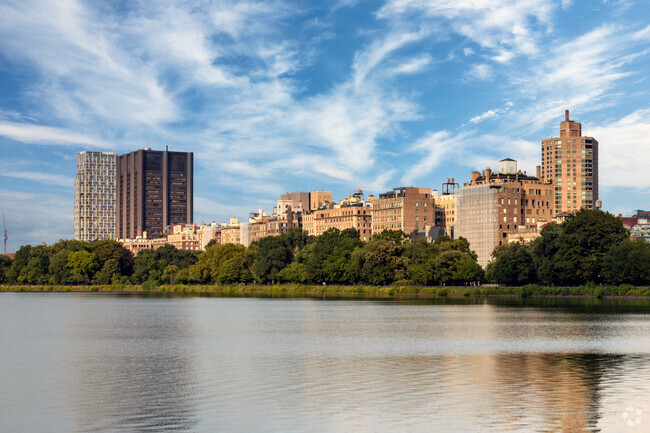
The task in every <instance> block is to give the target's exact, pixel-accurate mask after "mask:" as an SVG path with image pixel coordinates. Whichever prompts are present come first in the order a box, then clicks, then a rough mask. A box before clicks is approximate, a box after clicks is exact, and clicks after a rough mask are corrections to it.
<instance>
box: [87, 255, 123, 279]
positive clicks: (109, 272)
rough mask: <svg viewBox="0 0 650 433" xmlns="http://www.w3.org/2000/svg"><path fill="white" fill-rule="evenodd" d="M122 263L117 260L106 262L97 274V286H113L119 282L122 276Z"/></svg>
mask: <svg viewBox="0 0 650 433" xmlns="http://www.w3.org/2000/svg"><path fill="white" fill-rule="evenodd" d="M120 272H121V271H120V262H118V261H117V260H116V259H112V258H111V259H108V260H106V261H105V262H104V266H102V268H101V269H100V270H99V272H97V273H96V274H95V279H94V281H93V282H94V283H95V284H112V283H113V282H115V281H117V280H118V279H119V278H120V276H121V273H120Z"/></svg>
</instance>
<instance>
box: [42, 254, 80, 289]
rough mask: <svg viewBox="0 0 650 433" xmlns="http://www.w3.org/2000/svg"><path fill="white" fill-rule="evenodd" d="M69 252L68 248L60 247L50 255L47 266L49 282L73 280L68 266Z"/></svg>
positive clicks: (63, 282) (56, 282) (67, 282)
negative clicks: (60, 248)
mask: <svg viewBox="0 0 650 433" xmlns="http://www.w3.org/2000/svg"><path fill="white" fill-rule="evenodd" d="M70 253H71V251H70V250H67V249H62V250H59V251H58V252H57V253H55V254H54V255H53V256H51V257H50V266H49V267H48V273H49V278H48V282H49V283H50V284H71V283H73V282H74V281H73V280H72V274H71V273H70V268H69V267H68V256H69V255H70Z"/></svg>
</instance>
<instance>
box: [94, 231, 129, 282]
mask: <svg viewBox="0 0 650 433" xmlns="http://www.w3.org/2000/svg"><path fill="white" fill-rule="evenodd" d="M89 247H90V251H91V252H93V253H95V255H96V256H97V260H98V261H99V265H100V266H102V267H103V266H104V265H105V263H106V261H108V260H110V259H114V260H117V262H118V264H119V267H120V270H119V273H120V275H125V276H131V275H132V274H133V265H134V258H133V253H131V251H129V250H127V249H126V248H124V246H123V245H122V244H121V243H119V242H117V241H116V240H113V239H102V240H99V241H96V242H93V243H91V244H89ZM111 266H112V265H111Z"/></svg>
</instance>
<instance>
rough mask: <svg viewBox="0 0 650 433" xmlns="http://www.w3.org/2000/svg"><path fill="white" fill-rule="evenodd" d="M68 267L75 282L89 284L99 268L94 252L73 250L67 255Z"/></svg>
mask: <svg viewBox="0 0 650 433" xmlns="http://www.w3.org/2000/svg"><path fill="white" fill-rule="evenodd" d="M68 267H69V268H70V274H71V275H72V279H73V280H74V282H75V283H77V284H90V282H91V281H92V279H93V277H94V275H95V272H97V270H98V269H99V262H98V261H97V256H96V255H95V254H94V253H89V252H88V251H75V252H74V253H70V254H69V255H68Z"/></svg>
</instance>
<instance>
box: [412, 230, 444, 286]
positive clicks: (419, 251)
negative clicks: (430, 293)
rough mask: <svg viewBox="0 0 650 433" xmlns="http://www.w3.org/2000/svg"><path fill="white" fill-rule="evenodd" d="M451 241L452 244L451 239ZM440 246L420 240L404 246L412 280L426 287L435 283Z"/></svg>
mask: <svg viewBox="0 0 650 433" xmlns="http://www.w3.org/2000/svg"><path fill="white" fill-rule="evenodd" d="M449 241H450V242H451V239H449ZM439 244H440V243H438V244H436V243H435V242H434V243H430V242H427V241H426V239H422V238H420V239H416V240H414V241H412V242H410V243H406V244H405V245H404V255H405V257H406V260H407V263H408V265H407V270H408V275H409V278H410V279H411V280H413V281H415V282H417V283H420V284H425V285H426V284H433V283H434V282H435V260H436V257H437V256H438V254H440V248H439Z"/></svg>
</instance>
